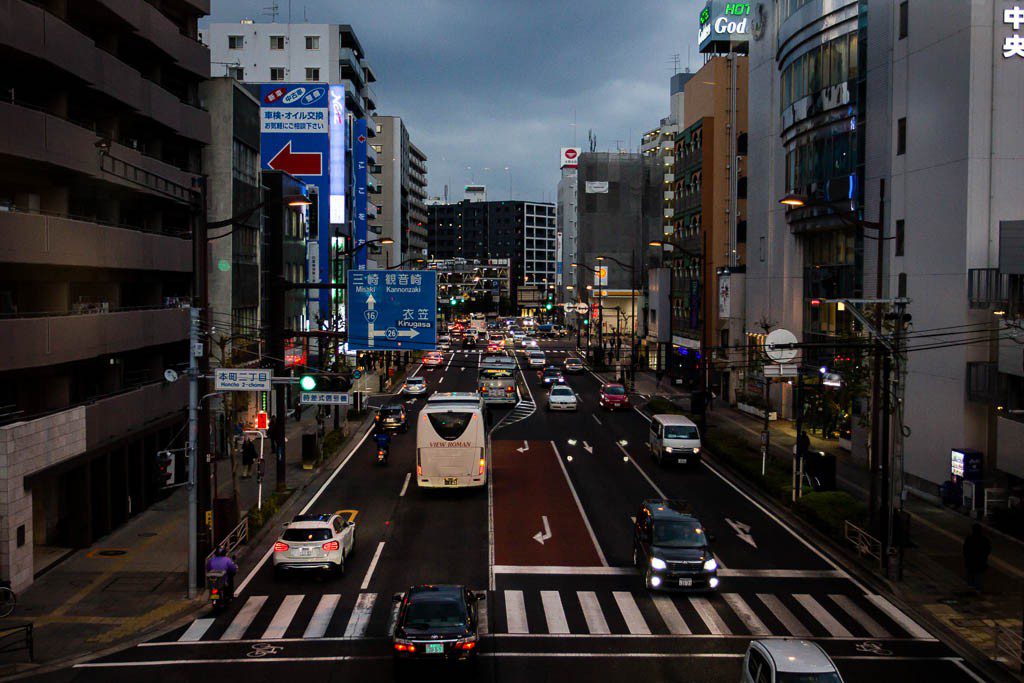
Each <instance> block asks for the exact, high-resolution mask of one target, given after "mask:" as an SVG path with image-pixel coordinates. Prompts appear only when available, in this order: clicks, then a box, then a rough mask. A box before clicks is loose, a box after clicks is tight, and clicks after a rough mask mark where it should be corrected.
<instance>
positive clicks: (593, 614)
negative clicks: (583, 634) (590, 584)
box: [576, 591, 612, 635]
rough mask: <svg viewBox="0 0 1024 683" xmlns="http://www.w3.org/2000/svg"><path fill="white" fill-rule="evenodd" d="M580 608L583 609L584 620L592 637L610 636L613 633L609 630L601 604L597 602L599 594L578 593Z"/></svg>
mask: <svg viewBox="0 0 1024 683" xmlns="http://www.w3.org/2000/svg"><path fill="white" fill-rule="evenodd" d="M576 597H577V598H579V601H580V607H581V608H582V609H583V618H584V619H586V621H587V631H589V632H590V633H591V634H592V635H594V634H603V635H608V634H610V633H611V632H612V631H611V629H610V628H608V622H607V621H606V620H605V618H604V612H602V611H601V603H599V602H598V601H597V594H596V593H594V591H576Z"/></svg>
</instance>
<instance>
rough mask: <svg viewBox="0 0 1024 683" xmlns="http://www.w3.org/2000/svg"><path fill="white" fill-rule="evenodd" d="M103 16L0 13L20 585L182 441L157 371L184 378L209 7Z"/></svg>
mask: <svg viewBox="0 0 1024 683" xmlns="http://www.w3.org/2000/svg"><path fill="white" fill-rule="evenodd" d="M101 6H102V8H103V11H102V12H101V11H99V10H100V7H101ZM117 6H118V7H119V6H120V5H117ZM114 7H115V5H114V4H110V3H96V2H74V3H70V2H64V3H61V2H55V3H32V2H27V1H25V0H10V1H9V2H6V3H4V4H3V6H2V9H0V46H2V47H3V51H4V67H5V68H4V74H5V78H6V80H5V83H4V87H3V95H2V98H3V99H2V101H0V129H2V130H4V131H6V132H7V133H8V134H7V135H5V136H3V137H2V138H0V159H2V160H3V163H2V164H0V209H2V210H0V237H2V239H0V244H2V245H3V246H2V247H0V338H2V339H3V340H4V351H3V352H2V353H0V411H2V417H0V575H2V578H3V579H5V580H8V581H10V582H11V586H12V588H14V590H16V591H18V590H22V589H24V588H25V587H26V586H28V585H29V584H31V583H32V581H33V577H34V576H35V575H36V574H38V573H39V572H40V571H42V570H44V569H45V568H46V567H47V566H48V565H49V564H51V563H52V562H54V561H55V560H58V559H60V558H61V557H63V556H64V555H65V554H67V552H69V550H70V549H73V548H79V547H83V546H87V545H89V544H90V543H91V542H93V541H94V540H95V539H98V538H100V537H101V536H104V535H106V534H108V533H110V532H111V531H112V530H113V529H114V528H116V527H117V526H119V525H120V524H122V523H123V522H124V521H125V520H127V519H128V518H129V517H131V516H132V515H136V514H138V513H139V512H140V511H142V510H145V509H146V507H147V506H148V505H149V504H150V503H152V502H153V501H154V500H155V499H156V498H157V497H158V496H160V495H162V494H161V492H160V491H159V489H158V483H157V481H156V454H157V452H158V451H160V450H162V449H165V448H175V447H181V446H183V441H184V431H183V430H182V428H183V427H184V424H185V404H186V401H187V394H188V388H187V383H186V382H185V381H184V380H182V379H179V380H177V381H174V382H168V381H166V380H165V379H164V372H165V370H167V369H176V370H177V371H179V372H180V371H181V370H182V368H184V367H185V366H187V365H188V333H189V311H188V308H187V306H188V304H189V302H190V300H191V293H192V248H191V242H190V240H189V236H190V233H191V230H192V227H193V221H194V219H195V216H196V214H197V212H198V211H199V210H201V205H200V203H199V194H198V193H197V192H196V190H197V186H196V185H195V183H194V181H195V179H196V177H197V176H198V175H199V174H200V173H201V172H202V166H201V152H202V147H203V145H205V144H207V143H209V142H210V117H209V114H208V113H207V112H206V111H205V110H204V109H203V108H202V107H201V106H200V99H199V87H200V84H201V83H202V81H203V80H204V79H205V78H207V76H208V75H209V65H210V57H209V53H208V51H207V49H206V48H205V47H204V46H203V45H202V44H200V43H199V42H198V41H197V40H196V36H197V22H198V20H199V18H200V17H201V16H202V15H204V14H205V13H207V12H208V11H209V2H208V1H203V0H167V1H166V2H161V3H148V2H140V3H132V4H131V11H127V9H125V10H124V11H121V10H119V9H114ZM42 73H45V74H46V77H45V78H40V77H39V74H42ZM179 470H180V468H179Z"/></svg>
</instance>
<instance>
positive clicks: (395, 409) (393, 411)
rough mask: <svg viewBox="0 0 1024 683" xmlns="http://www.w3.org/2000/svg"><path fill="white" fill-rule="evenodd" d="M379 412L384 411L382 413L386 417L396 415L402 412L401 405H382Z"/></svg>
mask: <svg viewBox="0 0 1024 683" xmlns="http://www.w3.org/2000/svg"><path fill="white" fill-rule="evenodd" d="M380 412H382V413H384V415H385V416H386V417H398V416H399V415H401V414H402V407H401V406H384V407H383V408H381V411H380Z"/></svg>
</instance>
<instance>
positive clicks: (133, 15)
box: [98, 0, 210, 78]
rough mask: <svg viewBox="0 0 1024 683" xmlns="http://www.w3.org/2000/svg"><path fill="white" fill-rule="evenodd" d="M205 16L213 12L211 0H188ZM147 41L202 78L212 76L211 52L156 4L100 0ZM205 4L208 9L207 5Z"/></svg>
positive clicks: (135, 0) (187, 0)
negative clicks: (211, 10) (187, 33)
mask: <svg viewBox="0 0 1024 683" xmlns="http://www.w3.org/2000/svg"><path fill="white" fill-rule="evenodd" d="M185 1H186V2H188V3H189V4H191V5H192V6H193V7H195V8H196V9H198V10H199V11H200V12H202V13H203V14H204V15H207V14H209V13H210V2H209V0H185ZM98 2H99V3H100V4H102V5H106V6H107V7H108V8H109V9H110V11H111V12H113V13H114V14H116V15H117V16H118V17H119V18H120V19H121V20H122V21H126V22H128V23H129V24H131V26H132V28H134V29H135V31H136V32H137V33H138V35H139V36H140V37H141V38H143V39H144V40H148V41H149V42H150V43H152V44H153V45H155V46H156V47H157V48H159V49H160V50H162V51H163V52H164V53H166V54H167V55H169V56H170V57H171V59H173V60H174V61H175V62H176V63H177V64H178V66H180V67H181V68H182V69H185V70H186V71H190V72H192V73H193V74H195V75H197V76H199V77H200V78H209V77H210V51H209V49H208V48H207V47H206V46H205V45H203V44H202V43H200V42H199V41H198V40H195V39H194V38H190V37H189V36H186V35H185V34H183V33H182V32H181V30H180V29H179V28H178V27H177V25H175V24H174V22H172V21H171V20H170V19H168V18H167V17H166V16H164V15H163V14H162V13H161V12H160V11H159V10H158V9H156V7H154V6H153V5H152V4H150V3H148V2H138V1H137V0H98ZM204 7H205V10H203V8H204Z"/></svg>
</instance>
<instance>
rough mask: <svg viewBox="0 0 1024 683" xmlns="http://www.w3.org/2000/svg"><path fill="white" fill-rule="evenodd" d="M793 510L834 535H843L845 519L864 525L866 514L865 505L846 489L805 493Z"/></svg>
mask: <svg viewBox="0 0 1024 683" xmlns="http://www.w3.org/2000/svg"><path fill="white" fill-rule="evenodd" d="M794 510H796V512H797V513H798V514H799V515H801V516H802V517H804V518H805V519H807V521H809V522H811V523H812V524H814V525H815V526H816V527H818V528H819V529H821V530H822V531H825V532H827V533H829V534H831V535H832V536H836V537H841V536H842V535H843V532H844V529H843V527H844V522H846V520H850V521H851V522H853V523H854V524H856V525H858V526H861V527H863V526H865V520H866V519H867V514H868V508H867V506H866V505H865V504H864V503H862V502H861V501H859V500H857V499H856V498H854V497H853V496H851V495H850V494H849V493H847V492H846V491H816V492H811V493H805V494H804V496H803V497H802V498H801V499H800V500H798V501H797V502H796V504H795V505H794Z"/></svg>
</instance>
